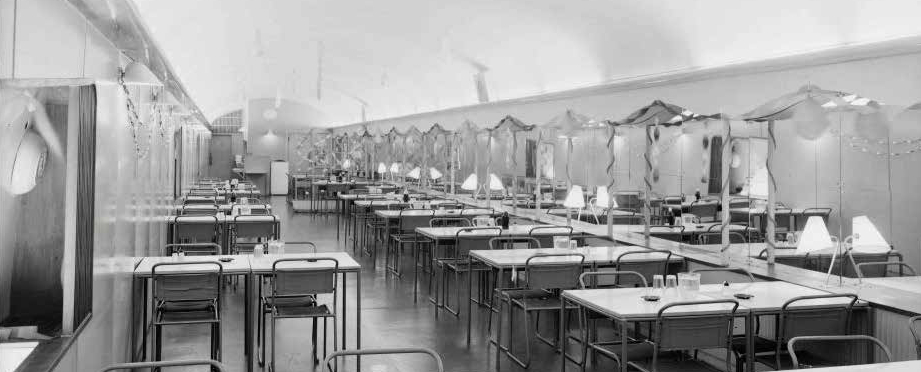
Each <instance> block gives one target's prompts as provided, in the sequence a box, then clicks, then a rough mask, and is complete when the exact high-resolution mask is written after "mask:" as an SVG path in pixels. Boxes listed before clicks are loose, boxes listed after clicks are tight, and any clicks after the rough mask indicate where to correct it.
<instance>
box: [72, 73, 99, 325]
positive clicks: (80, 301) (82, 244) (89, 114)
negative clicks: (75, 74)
mask: <svg viewBox="0 0 921 372" xmlns="http://www.w3.org/2000/svg"><path fill="white" fill-rule="evenodd" d="M79 106H80V107H79V108H80V134H79V137H78V141H77V143H78V150H77V151H78V154H77V169H78V172H77V216H78V218H77V229H76V231H77V244H76V253H75V264H76V268H75V269H76V270H75V273H76V276H75V278H74V280H75V283H74V302H75V303H74V323H73V324H74V325H75V326H77V327H79V326H80V324H81V323H82V322H83V321H84V320H85V319H86V318H87V317H88V316H89V314H90V313H91V312H92V305H93V222H94V221H95V218H94V217H95V216H94V208H95V200H96V198H95V195H96V86H94V85H88V86H84V87H80V93H79Z"/></svg>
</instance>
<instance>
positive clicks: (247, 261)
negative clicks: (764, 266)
mask: <svg viewBox="0 0 921 372" xmlns="http://www.w3.org/2000/svg"><path fill="white" fill-rule="evenodd" d="M320 257H323V258H333V259H335V260H336V261H338V263H339V267H338V270H337V274H338V275H339V276H340V278H341V280H342V294H341V295H340V296H339V299H338V301H341V304H342V310H341V316H342V346H341V347H342V349H347V348H348V327H347V323H348V322H347V319H348V316H347V314H348V310H347V309H348V307H347V304H348V301H347V298H348V295H347V289H346V288H347V285H346V279H347V278H346V274H349V273H351V274H353V276H354V277H355V348H356V349H361V264H359V263H358V261H356V260H355V259H354V258H352V256H350V255H349V254H348V253H345V252H324V253H288V254H266V255H263V256H262V257H255V256H252V255H220V256H188V257H173V256H152V257H142V258H141V260H140V261H139V262H138V264H137V265H136V266H135V267H134V271H133V278H134V281H135V283H136V285H138V286H139V287H140V288H141V291H142V293H143V301H141V303H138V302H136V301H132V302H133V305H132V306H133V307H134V309H135V310H134V311H132V314H138V309H139V308H138V306H141V307H142V308H141V309H140V310H141V311H140V313H141V314H142V316H141V319H140V324H141V332H142V333H141V339H140V344H141V345H140V350H138V349H139V345H137V343H138V342H139V340H138V337H137V336H138V335H135V336H133V337H132V340H131V341H132V349H131V350H132V356H133V357H134V358H132V359H134V361H137V356H138V354H140V355H142V356H143V355H146V345H147V333H148V331H149V329H150V326H151V325H150V324H149V322H148V316H147V315H148V313H147V310H148V301H150V299H149V295H148V292H149V291H148V287H149V285H150V283H149V281H150V279H151V278H152V276H153V273H152V269H153V266H154V265H156V264H159V263H189V265H182V266H174V267H170V268H169V271H165V272H168V273H173V274H175V273H184V274H197V273H203V272H213V271H214V270H215V268H214V266H212V265H208V266H205V265H196V264H195V263H196V262H209V263H210V262H216V263H219V264H221V267H222V271H223V273H224V275H236V276H243V277H244V278H245V279H244V294H243V298H244V301H243V302H244V311H243V313H244V316H243V319H244V320H243V321H244V327H243V333H244V336H243V339H244V342H243V352H244V358H245V363H246V371H247V372H252V371H253V368H254V365H253V364H254V363H253V362H254V360H255V359H256V358H255V354H256V350H255V348H254V346H255V345H254V342H255V337H256V335H255V332H254V331H253V329H254V326H253V325H254V324H253V323H254V321H255V320H256V318H255V317H254V315H256V314H259V313H260V311H261V310H260V309H258V308H256V307H255V305H256V303H257V302H258V301H256V299H255V298H254V296H253V294H254V293H253V292H254V291H253V288H254V286H256V288H258V289H259V292H260V293H261V289H262V288H261V286H260V283H261V280H256V279H257V278H261V277H262V276H265V275H271V273H272V265H273V263H274V262H275V260H278V259H287V258H320ZM222 260H223V261H222ZM301 265H304V267H305V268H309V267H310V265H311V264H310V263H304V264H301ZM286 267H297V266H286ZM132 324H138V319H134V321H133V323H132ZM132 329H136V327H132ZM142 358H143V357H142ZM260 362H261V361H260ZM358 363H359V364H358V366H359V367H360V366H361V364H360V363H361V361H360V359H359V361H358Z"/></svg>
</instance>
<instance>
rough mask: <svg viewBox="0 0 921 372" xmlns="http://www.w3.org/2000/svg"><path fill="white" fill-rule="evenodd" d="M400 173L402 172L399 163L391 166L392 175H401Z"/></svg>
mask: <svg viewBox="0 0 921 372" xmlns="http://www.w3.org/2000/svg"><path fill="white" fill-rule="evenodd" d="M399 172H400V164H397V163H393V164H390V173H399Z"/></svg>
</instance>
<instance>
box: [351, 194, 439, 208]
mask: <svg viewBox="0 0 921 372" xmlns="http://www.w3.org/2000/svg"><path fill="white" fill-rule="evenodd" d="M402 197H403V195H400V198H402ZM371 202H374V205H375V206H378V205H380V206H387V205H392V204H406V203H404V202H403V200H402V199H401V200H356V201H355V205H357V206H359V207H369V206H371ZM416 203H425V204H434V205H438V204H444V203H456V202H455V201H453V200H445V199H434V200H417V201H416Z"/></svg>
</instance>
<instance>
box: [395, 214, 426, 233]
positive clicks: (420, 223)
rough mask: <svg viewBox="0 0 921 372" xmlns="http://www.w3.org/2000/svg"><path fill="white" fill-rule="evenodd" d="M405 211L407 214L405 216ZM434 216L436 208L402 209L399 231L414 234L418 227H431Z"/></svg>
mask: <svg viewBox="0 0 921 372" xmlns="http://www.w3.org/2000/svg"><path fill="white" fill-rule="evenodd" d="M404 213H406V214H407V215H405V216H404V215H403V214H404ZM416 214H419V215H416ZM434 216H435V210H434V209H404V210H402V211H400V228H399V231H400V233H401V234H412V233H414V232H415V231H416V228H417V227H429V226H430V222H431V220H432V217H434Z"/></svg>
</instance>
